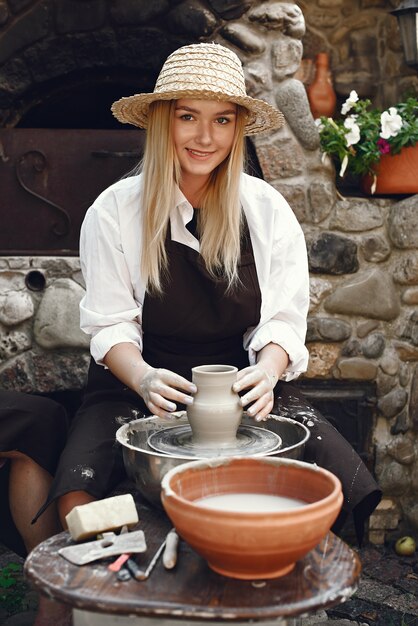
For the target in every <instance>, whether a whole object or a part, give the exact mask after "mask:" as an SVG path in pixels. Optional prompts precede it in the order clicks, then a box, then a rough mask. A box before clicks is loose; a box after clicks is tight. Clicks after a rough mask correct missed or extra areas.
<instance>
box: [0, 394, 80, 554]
mask: <svg viewBox="0 0 418 626" xmlns="http://www.w3.org/2000/svg"><path fill="white" fill-rule="evenodd" d="M67 430H68V422H67V415H66V412H65V409H64V408H63V407H62V406H61V405H60V404H58V403H57V402H55V401H53V400H50V399H49V398H44V397H42V396H32V395H29V394H24V393H18V392H14V391H5V390H0V452H10V451H17V452H21V453H22V454H25V455H26V456H28V457H30V458H31V459H32V460H33V461H35V463H37V464H38V465H39V466H40V467H42V468H43V469H44V470H46V471H47V472H49V474H51V476H53V475H54V473H55V470H56V467H57V464H58V460H59V457H60V454H61V452H62V450H63V448H64V445H65V441H66V436H67ZM9 474H10V461H9V460H7V459H6V460H5V462H4V463H3V464H2V466H1V468H0V501H1V510H2V513H1V515H0V541H1V542H2V543H3V544H4V545H6V546H7V547H8V548H10V549H11V550H13V551H14V552H16V553H17V554H20V555H22V556H25V554H26V550H25V547H24V544H23V542H22V539H21V537H20V535H19V533H18V532H17V529H16V527H15V525H14V522H13V519H12V515H11V512H10V507H9ZM34 513H36V511H34Z"/></svg>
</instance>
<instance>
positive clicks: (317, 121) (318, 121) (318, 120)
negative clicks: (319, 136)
mask: <svg viewBox="0 0 418 626" xmlns="http://www.w3.org/2000/svg"><path fill="white" fill-rule="evenodd" d="M314 123H315V126H316V127H317V129H318V132H319V133H320V132H321V131H322V130H324V125H323V123H322V121H321V118H320V117H317V118H316V119H315V120H314Z"/></svg>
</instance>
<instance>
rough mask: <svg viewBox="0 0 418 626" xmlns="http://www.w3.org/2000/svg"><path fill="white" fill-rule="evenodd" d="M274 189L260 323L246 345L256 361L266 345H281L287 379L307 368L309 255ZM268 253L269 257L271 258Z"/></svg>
mask: <svg viewBox="0 0 418 626" xmlns="http://www.w3.org/2000/svg"><path fill="white" fill-rule="evenodd" d="M271 193H272V194H273V203H274V200H276V204H277V202H278V203H279V208H278V209H276V210H275V211H274V212H273V217H272V218H271V222H270V223H269V226H268V227H267V228H266V232H268V230H269V229H270V228H271V229H272V231H273V232H272V233H268V235H266V240H267V238H268V240H269V245H268V246H266V247H264V249H263V252H262V256H263V264H262V268H263V269H262V270H261V272H260V275H259V279H260V287H261V295H262V307H261V316H260V323H259V324H258V326H257V327H256V328H254V329H249V330H248V332H247V333H246V335H245V337H244V347H245V348H246V349H248V352H249V360H250V363H252V364H253V363H255V362H256V359H257V352H259V351H260V350H261V349H262V348H264V346H266V345H267V344H269V343H276V344H278V345H280V346H281V347H282V348H283V349H284V350H285V351H286V352H287V354H288V355H289V365H288V367H287V369H286V371H285V372H284V374H283V377H282V378H283V380H287V381H289V380H293V379H294V378H296V377H297V376H299V375H300V374H302V373H303V372H305V371H306V370H307V367H308V360H309V353H308V350H307V348H306V346H305V338H306V327H307V314H308V308H309V270H308V258H307V251H306V243H305V237H304V234H303V231H302V228H301V226H300V224H299V223H298V221H297V219H296V217H295V215H294V213H293V212H292V210H291V209H290V207H289V206H288V204H287V203H286V201H285V200H284V199H283V198H282V196H280V194H278V193H277V192H276V191H275V190H272V192H271ZM275 195H277V198H275V197H274V196H275ZM269 200H270V201H271V200H272V198H269ZM266 221H268V220H266ZM266 255H269V258H268V259H266ZM256 259H257V255H256ZM257 270H259V268H257ZM263 273H265V274H266V276H263V275H262V274H263Z"/></svg>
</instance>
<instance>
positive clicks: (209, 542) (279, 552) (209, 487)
mask: <svg viewBox="0 0 418 626" xmlns="http://www.w3.org/2000/svg"><path fill="white" fill-rule="evenodd" d="M161 488H162V491H161V500H162V503H163V506H164V509H165V511H166V513H167V515H168V516H169V518H170V519H171V521H172V523H173V526H175V528H176V529H177V531H178V533H179V535H180V536H181V537H182V538H183V539H184V540H185V541H187V543H188V544H190V545H191V546H192V548H193V549H194V550H196V552H197V553H198V554H200V555H201V556H203V557H204V558H205V559H206V560H207V562H208V564H209V567H211V568H212V569H213V570H215V572H218V573H220V574H223V575H224V576H231V577H232V578H241V579H249V580H256V579H266V578H277V577H279V576H284V575H285V574H288V573H289V572H291V571H292V569H293V568H294V567H295V563H296V561H298V560H299V559H302V558H303V557H304V556H305V555H306V554H307V553H308V552H309V551H310V550H312V548H314V547H315V546H316V545H318V543H319V542H320V541H321V540H322V539H323V538H324V537H325V536H326V534H327V533H328V531H329V529H330V528H331V526H332V525H333V523H334V522H335V520H336V518H337V515H338V513H339V512H340V509H341V505H342V502H343V494H342V489H341V483H340V481H339V480H338V478H337V477H336V476H334V474H332V473H331V472H329V471H327V470H325V469H323V468H322V467H319V466H317V465H311V464H310V463H305V462H303V461H293V460H290V459H280V458H277V457H259V458H255V457H248V458H237V457H235V458H228V459H225V458H224V459H216V462H214V461H213V460H212V459H206V460H205V461H193V462H191V463H185V464H183V465H179V466H178V467H175V468H173V469H171V470H169V471H168V472H167V474H165V476H164V477H163V479H162V483H161ZM236 494H241V495H243V496H245V495H247V494H248V495H250V497H252V498H253V499H254V497H256V495H257V494H264V495H271V496H283V497H290V498H296V499H298V500H300V501H302V502H303V503H304V505H303V506H301V507H300V508H295V509H290V508H283V509H282V510H276V511H271V512H266V511H261V510H257V506H256V504H253V506H252V508H251V510H249V509H247V510H241V511H240V510H238V509H237V510H233V509H230V510H225V509H223V510H222V509H221V508H218V509H217V508H209V507H206V506H205V502H204V500H203V501H201V499H202V498H208V497H211V496H228V495H231V496H232V495H234V496H236ZM324 567H325V563H324Z"/></svg>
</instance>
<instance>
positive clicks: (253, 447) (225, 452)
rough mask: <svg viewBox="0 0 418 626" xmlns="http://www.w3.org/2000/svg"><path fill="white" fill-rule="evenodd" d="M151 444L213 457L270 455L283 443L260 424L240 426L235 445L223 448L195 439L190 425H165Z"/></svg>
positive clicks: (173, 451)
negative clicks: (201, 443)
mask: <svg viewBox="0 0 418 626" xmlns="http://www.w3.org/2000/svg"><path fill="white" fill-rule="evenodd" d="M148 445H149V446H150V448H153V449H154V450H156V451H157V452H163V453H164V454H168V455H174V456H176V455H178V454H181V455H182V456H185V457H186V456H187V457H190V458H209V457H211V458H213V457H216V456H244V455H248V454H252V455H254V454H267V453H268V452H273V450H276V449H277V448H280V446H281V445H282V440H281V438H280V437H279V435H276V433H273V432H271V431H270V430H266V429H265V428H258V427H257V426H244V425H242V426H239V427H238V432H237V440H236V443H235V445H231V446H223V447H222V448H213V447H212V448H205V447H204V446H201V445H196V444H195V443H193V440H192V429H191V428H190V426H189V425H188V424H184V425H182V426H173V427H172V428H163V429H162V430H158V431H157V432H155V433H152V435H150V436H149V437H148Z"/></svg>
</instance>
